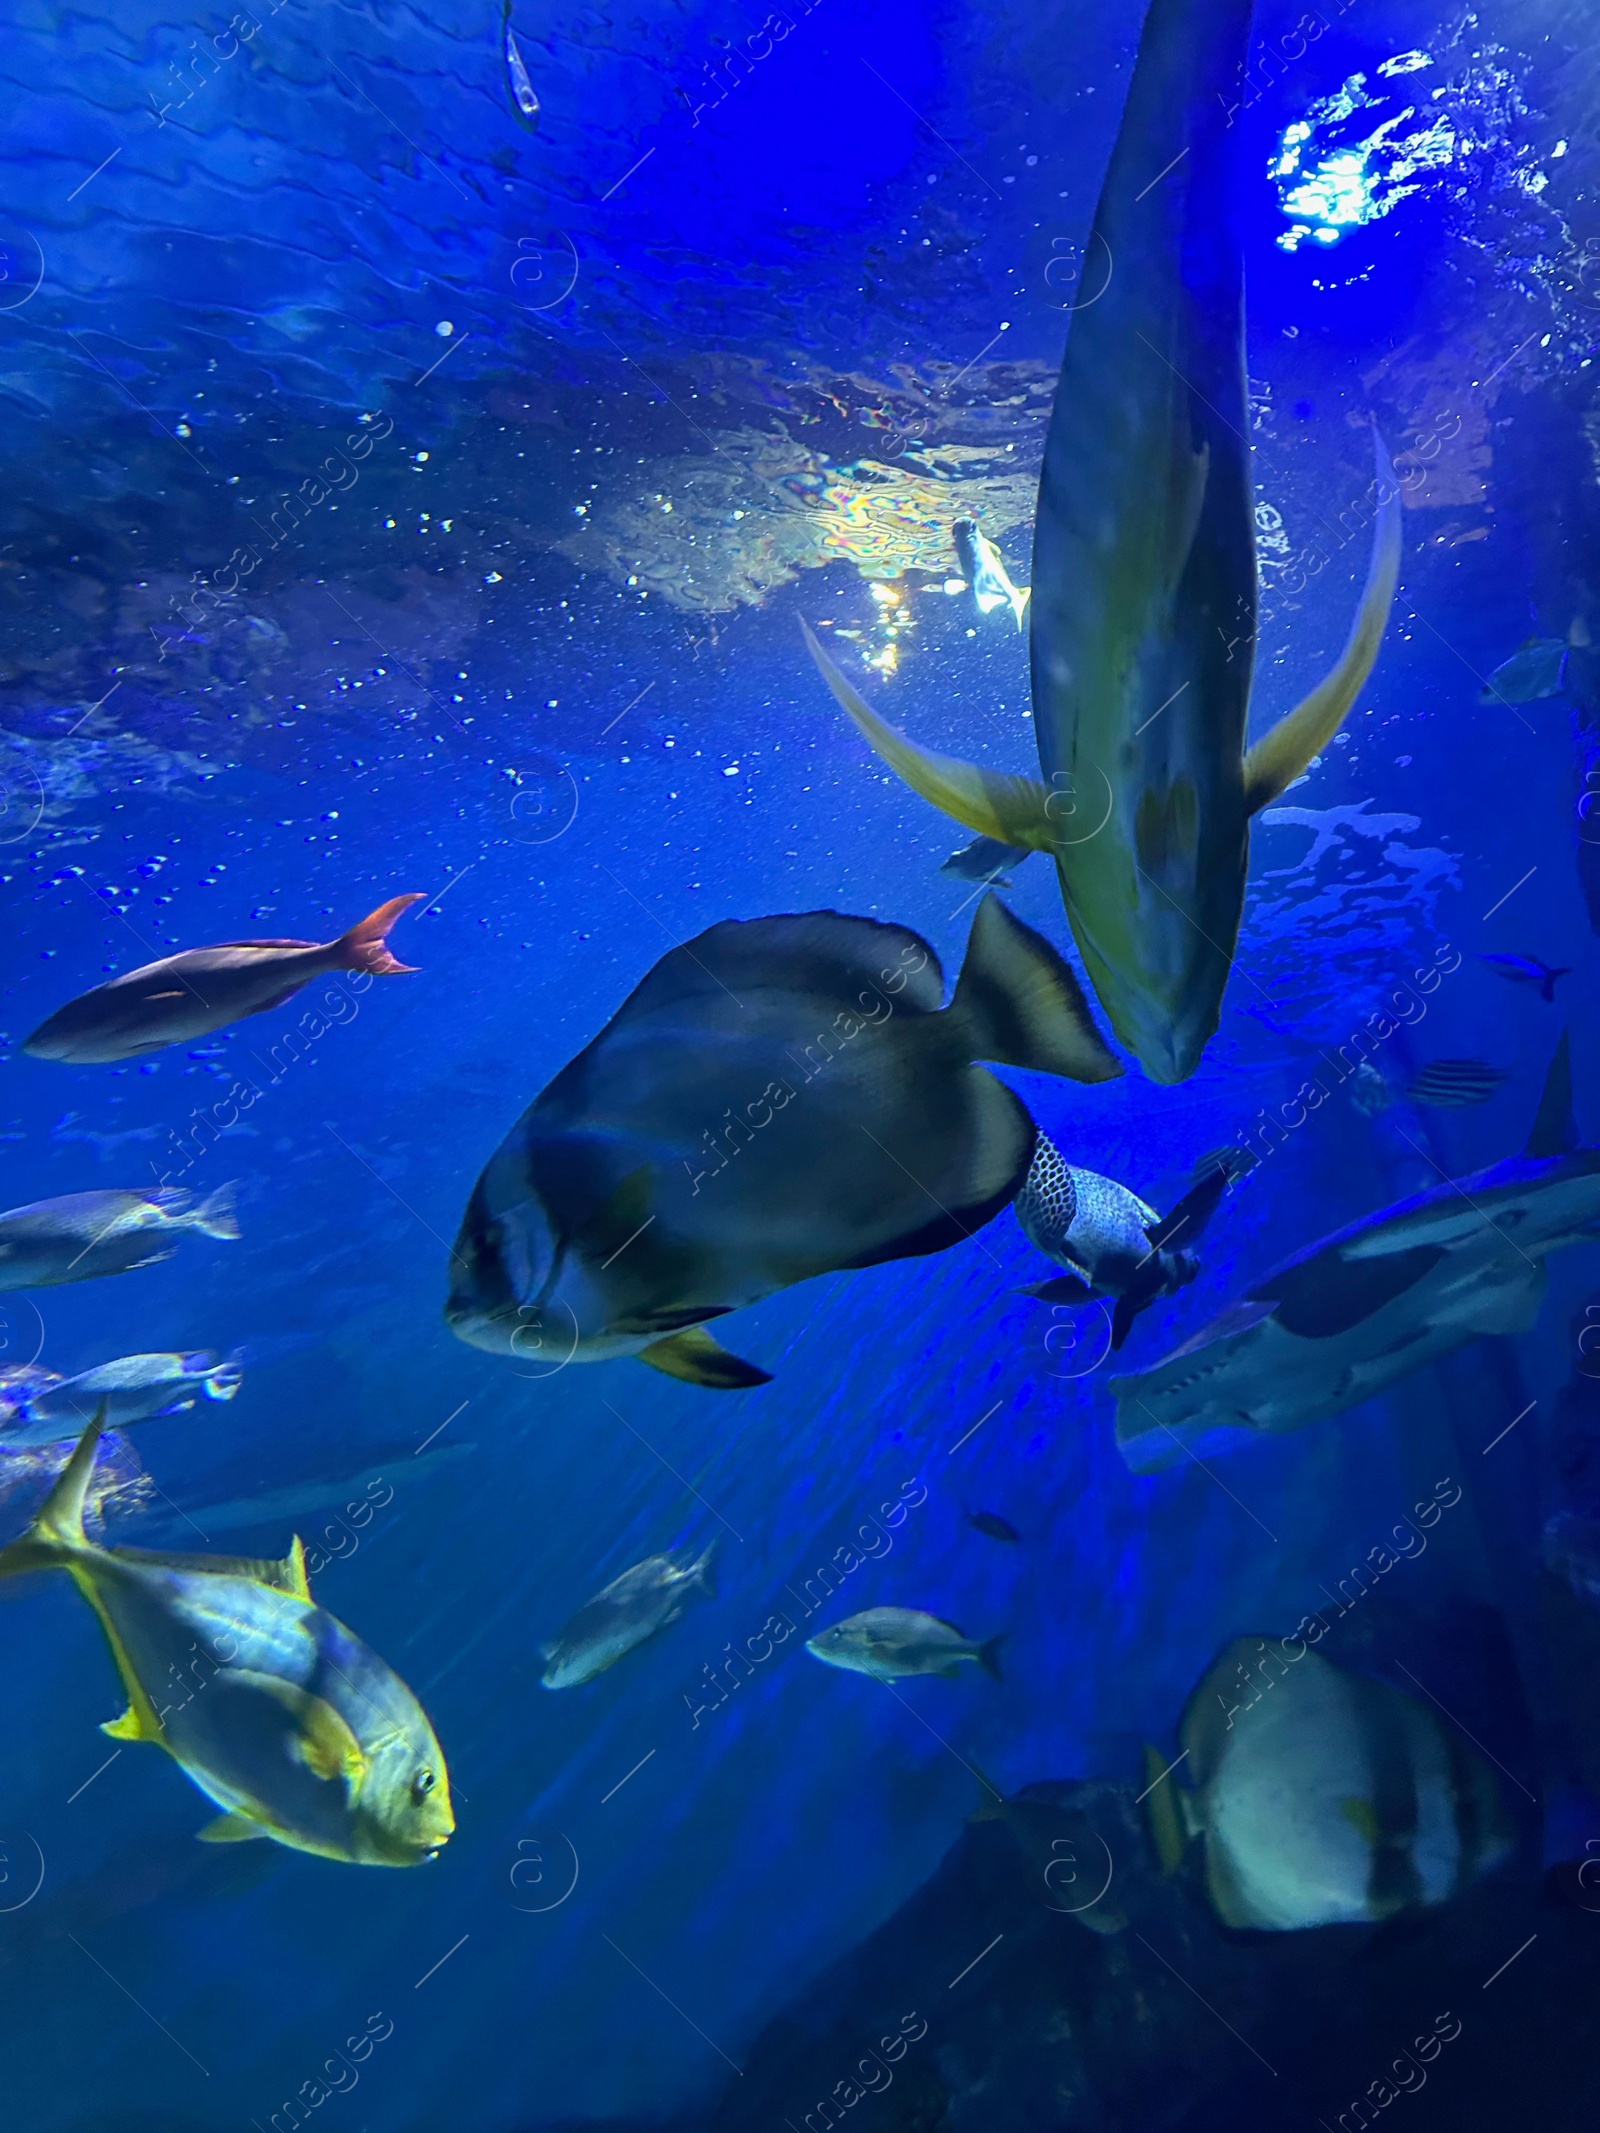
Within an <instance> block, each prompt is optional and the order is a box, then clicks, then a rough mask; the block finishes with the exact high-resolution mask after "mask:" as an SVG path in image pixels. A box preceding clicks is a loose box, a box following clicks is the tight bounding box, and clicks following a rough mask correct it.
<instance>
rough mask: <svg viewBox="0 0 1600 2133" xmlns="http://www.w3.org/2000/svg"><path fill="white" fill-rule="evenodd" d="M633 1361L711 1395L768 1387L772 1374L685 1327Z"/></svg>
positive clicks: (700, 1330)
mask: <svg viewBox="0 0 1600 2133" xmlns="http://www.w3.org/2000/svg"><path fill="white" fill-rule="evenodd" d="M635 1360H636V1361H638V1362H641V1363H648V1364H649V1365H650V1368H651V1369H652V1370H662V1371H665V1372H666V1374H667V1376H668V1377H669V1378H682V1379H683V1381H684V1383H685V1384H686V1385H704V1386H706V1387H708V1388H709V1389H710V1390H711V1391H712V1392H743V1391H745V1390H747V1389H748V1388H749V1387H750V1386H752V1385H770V1384H771V1383H772V1373H771V1371H770V1370H761V1369H759V1368H758V1367H757V1366H756V1365H755V1364H754V1363H747V1362H746V1361H745V1359H744V1357H743V1356H742V1355H734V1354H732V1353H731V1352H730V1351H729V1350H728V1349H726V1348H724V1347H723V1345H722V1343H721V1341H718V1340H713V1339H712V1337H711V1335H710V1334H709V1333H708V1332H707V1331H706V1329H705V1327H704V1326H685V1327H684V1329H683V1331H682V1332H681V1333H669V1334H668V1335H667V1337H666V1339H665V1340H660V1341H652V1342H651V1343H650V1345H649V1347H648V1348H641V1349H640V1350H639V1352H638V1355H637V1357H636V1358H635Z"/></svg>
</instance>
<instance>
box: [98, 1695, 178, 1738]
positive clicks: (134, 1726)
mask: <svg viewBox="0 0 1600 2133" xmlns="http://www.w3.org/2000/svg"><path fill="white" fill-rule="evenodd" d="M141 1700H143V1699H141ZM146 1708H147V1709H148V1708H149V1707H148V1704H146ZM151 1721H154V1731H152V1730H151ZM100 1730H101V1732H102V1733H104V1734H105V1735H106V1737H107V1738H108V1739H109V1740H147V1741H153V1742H154V1743H155V1745H156V1746H157V1747H162V1746H164V1745H165V1743H164V1740H163V1736H162V1732H161V1722H160V1720H159V1719H157V1718H156V1717H155V1713H154V1711H151V1712H150V1716H149V1719H145V1718H142V1717H141V1716H140V1714H139V1710H138V1707H137V1705H136V1704H134V1703H132V1702H130V1703H129V1705H128V1708H127V1709H126V1710H125V1711H124V1712H123V1714H122V1716H121V1717H120V1718H108V1719H106V1720H104V1722H103V1723H102V1725H101V1727H100Z"/></svg>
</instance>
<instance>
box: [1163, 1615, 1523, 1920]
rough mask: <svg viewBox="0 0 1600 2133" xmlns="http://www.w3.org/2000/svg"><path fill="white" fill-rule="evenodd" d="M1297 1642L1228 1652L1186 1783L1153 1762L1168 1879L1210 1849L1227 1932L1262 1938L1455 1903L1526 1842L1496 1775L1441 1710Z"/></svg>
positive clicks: (1205, 1701) (1209, 1883) (1182, 1732)
mask: <svg viewBox="0 0 1600 2133" xmlns="http://www.w3.org/2000/svg"><path fill="white" fill-rule="evenodd" d="M1296 1641H1297V1640H1296V1639H1293V1638H1284V1639H1268V1638H1263V1637H1236V1638H1235V1639H1234V1641H1233V1642H1232V1643H1231V1644H1229V1645H1228V1646H1226V1648H1225V1649H1224V1650H1223V1652H1222V1653H1221V1655H1220V1656H1219V1657H1218V1659H1217V1660H1216V1662H1215V1664H1214V1665H1213V1666H1212V1667H1211V1668H1210V1669H1209V1671H1208V1672H1207V1673H1206V1674H1205V1676H1204V1677H1203V1678H1202V1680H1201V1681H1200V1683H1199V1685H1198V1687H1197V1688H1196V1689H1195V1691H1194V1694H1193V1695H1192V1696H1191V1697H1190V1699H1189V1702H1188V1705H1187V1707H1186V1708H1185V1711H1184V1714H1183V1720H1182V1723H1181V1725H1180V1727H1179V1739H1180V1740H1181V1741H1182V1744H1183V1747H1184V1750H1185V1755H1184V1757H1183V1761H1184V1762H1185V1763H1186V1765H1187V1767H1186V1769H1185V1771H1184V1776H1183V1781H1180V1780H1179V1778H1178V1777H1177V1776H1176V1775H1175V1774H1174V1769H1175V1766H1173V1767H1169V1765H1168V1758H1166V1757H1165V1756H1162V1755H1160V1754H1158V1752H1157V1751H1156V1750H1155V1749H1153V1748H1152V1749H1150V1750H1148V1751H1147V1764H1148V1768H1149V1769H1150V1770H1151V1772H1152V1773H1156V1774H1157V1775H1155V1777H1154V1781H1153V1782H1152V1783H1151V1785H1150V1786H1149V1787H1148V1795H1149V1806H1148V1809H1147V1812H1148V1813H1149V1815H1150V1822H1151V1829H1152V1833H1153V1835H1154V1837H1155V1841H1156V1848H1157V1850H1158V1852H1159V1853H1160V1855H1161V1862H1162V1865H1163V1866H1164V1867H1165V1868H1166V1870H1167V1871H1168V1872H1169V1873H1170V1872H1171V1871H1173V1870H1174V1869H1175V1868H1176V1866H1177V1865H1178V1862H1179V1861H1180V1859H1181V1858H1182V1856H1183V1853H1184V1851H1185V1850H1186V1848H1187V1846H1188V1844H1189V1842H1190V1840H1191V1839H1193V1838H1196V1837H1199V1838H1202V1839H1203V1840H1204V1844H1205V1870H1206V1892H1207V1894H1208V1895H1209V1896H1210V1898H1211V1903H1212V1907H1213V1909H1214V1910H1215V1911H1216V1914H1217V1916H1218V1917H1219V1918H1220V1919H1221V1920H1222V1922H1223V1924H1224V1925H1226V1926H1233V1927H1236V1928H1237V1927H1251V1928H1254V1929H1255V1930H1256V1931H1257V1932H1265V1933H1297V1932H1301V1931H1303V1930H1304V1929H1305V1928H1307V1927H1309V1926H1331V1925H1344V1924H1349V1925H1354V1924H1358V1923H1360V1922H1362V1921H1365V1920H1369V1919H1381V1918H1391V1917H1393V1916H1394V1915H1395V1913H1396V1912H1399V1911H1408V1910H1414V1909H1417V1908H1419V1907H1421V1906H1424V1905H1429V1904H1438V1903H1445V1902H1448V1900H1449V1899H1450V1898H1451V1897H1452V1896H1456V1895H1459V1894H1460V1893H1461V1892H1462V1890H1464V1889H1466V1888H1469V1887H1470V1886H1471V1885H1472V1883H1473V1882H1474V1881H1476V1880H1477V1879H1479V1878H1480V1877H1481V1876H1482V1875H1484V1874H1486V1873H1488V1872H1489V1871H1490V1870H1491V1869H1492V1868H1493V1867H1495V1866H1496V1865H1498V1864H1499V1863H1500V1861H1501V1860H1503V1859H1504V1858H1505V1857H1506V1856H1507V1855H1508V1853H1509V1852H1510V1851H1511V1849H1512V1845H1513V1843H1514V1841H1515V1828H1514V1825H1513V1824H1512V1822H1511V1820H1510V1818H1509V1816H1508V1815H1507V1813H1506V1809H1505V1803H1504V1800H1503V1798H1502V1795H1501V1791H1500V1786H1499V1783H1498V1781H1497V1779H1496V1777H1495V1774H1494V1772H1493V1771H1492V1770H1491V1769H1490V1767H1489V1765H1488V1764H1487V1763H1486V1762H1485V1761H1484V1759H1483V1758H1482V1757H1481V1756H1480V1755H1478V1754H1477V1753H1475V1752H1474V1750H1473V1749H1472V1748H1471V1747H1469V1746H1468V1744H1467V1743H1466V1741H1464V1740H1462V1739H1459V1738H1458V1737H1457V1736H1456V1734H1455V1733H1454V1732H1453V1731H1452V1730H1451V1729H1450V1728H1449V1727H1447V1726H1446V1725H1445V1724H1444V1723H1443V1721H1442V1720H1441V1719H1440V1717H1439V1715H1438V1713H1437V1712H1436V1711H1434V1710H1432V1709H1431V1708H1430V1707H1429V1706H1428V1705H1426V1704H1424V1703H1421V1702H1419V1701H1418V1700H1417V1699H1416V1698H1415V1697H1411V1696H1407V1695H1404V1694H1402V1693H1401V1691H1400V1690H1398V1689H1394V1688H1390V1687H1389V1686H1388V1684H1387V1683H1386V1682H1380V1681H1371V1680H1368V1679H1367V1678H1366V1677H1365V1676H1364V1675H1359V1674H1351V1673H1347V1672H1346V1671H1345V1670H1344V1668H1343V1667H1339V1666H1335V1665H1334V1664H1333V1662H1332V1661H1331V1660H1329V1659H1324V1658H1323V1656H1322V1654H1321V1653H1320V1652H1317V1651H1313V1650H1311V1649H1310V1648H1309V1646H1308V1645H1307V1644H1306V1643H1305V1642H1304V1641H1303V1640H1300V1652H1299V1655H1298V1657H1296V1656H1295V1655H1294V1653H1293V1652H1290V1653H1288V1654H1287V1655H1284V1654H1283V1653H1282V1646H1283V1645H1286V1644H1293V1643H1294V1642H1296ZM1263 1654H1264V1655H1265V1656H1263ZM1191 1779H1192V1781H1193V1787H1192V1789H1191V1785H1190V1783H1189V1782H1188V1781H1189V1780H1191Z"/></svg>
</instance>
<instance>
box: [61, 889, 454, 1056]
mask: <svg viewBox="0 0 1600 2133" xmlns="http://www.w3.org/2000/svg"><path fill="white" fill-rule="evenodd" d="M421 901H422V898H421V896H419V895H413V896H393V897H391V898H390V899H389V901H388V902H387V903H386V904H379V906H378V908H377V910H376V911H374V912H372V913H371V914H370V915H369V916H368V917H366V918H364V919H363V920H362V921H361V923H360V925H358V926H352V927H351V928H350V931H349V932H348V933H343V934H341V935H340V936H339V938H338V939H337V940H336V941H223V942H222V943H221V944H220V945H219V946H217V947H215V948H185V949H184V950H183V951H182V953H181V954H179V955H168V956H163V957H162V959H161V961H160V962H159V963H146V964H144V965H143V966H142V967H141V968H140V969H138V970H127V971H124V972H123V974H122V976H121V977H118V978H110V979H108V980H107V982H106V983H105V984H104V985H96V986H95V987H94V989H93V991H92V992H84V993H80V994H79V995H78V997H77V999H75V1000H69V1001H68V1002H67V1004H66V1006H65V1007H58V1008H57V1009H56V1011H55V1013H54V1014H53V1015H52V1016H51V1017H50V1019H49V1020H48V1021H47V1022H41V1023H40V1025H39V1027H38V1028H37V1029H36V1030H35V1031H34V1033H33V1035H32V1036H31V1037H30V1038H29V1039H28V1041H27V1043H26V1044H24V1046H23V1047H22V1049H23V1050H24V1051H25V1052H31V1053H32V1054H33V1056H34V1058H35V1059H59V1060H60V1061H62V1063H63V1064H64V1065H66V1066H105V1065H108V1064H109V1063H110V1062H111V1061H112V1060H114V1059H134V1058H137V1057H138V1056H139V1055H140V1054H141V1053H144V1052H159V1051H161V1050H163V1049H164V1048H165V1047H166V1046H167V1045H169V1044H186V1043H188V1042H189V1041H190V1039H191V1038H194V1037H204V1036H206V1035H207V1034H208V1033H209V1032H210V1031H211V1030H214V1029H224V1028H226V1026H227V1025H228V1023H230V1022H237V1021H239V1020H240V1019H241V1018H242V1017H243V1016H245V1015H260V1014H265V1013H266V1011H267V1010H268V1008H272V1007H281V1006H282V1005H283V1003H284V1002H285V1000H292V999H293V998H294V996H295V994H296V993H297V992H298V991H299V990H300V988H301V986H302V985H309V984H310V983H311V981H312V979H313V978H320V977H324V976H326V974H327V973H328V972H329V971H332V970H365V971H369V972H370V973H371V974H372V975H373V976H374V977H382V978H389V977H398V976H399V975H400V974H401V973H402V972H409V971H410V970H411V969H412V967H413V966H412V965H411V964H409V963H401V962H398V961H397V960H396V959H395V957H394V956H392V955H391V954H390V953H389V949H388V947H387V945H386V943H387V940H388V935H389V929H390V927H391V926H393V924H394V923H395V920H396V919H398V918H399V916H400V914H401V913H402V912H403V911H405V910H407V909H408V908H409V907H410V906H411V905H412V904H415V903H421Z"/></svg>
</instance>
